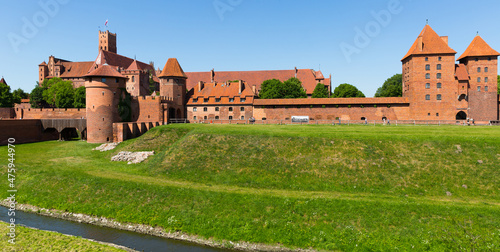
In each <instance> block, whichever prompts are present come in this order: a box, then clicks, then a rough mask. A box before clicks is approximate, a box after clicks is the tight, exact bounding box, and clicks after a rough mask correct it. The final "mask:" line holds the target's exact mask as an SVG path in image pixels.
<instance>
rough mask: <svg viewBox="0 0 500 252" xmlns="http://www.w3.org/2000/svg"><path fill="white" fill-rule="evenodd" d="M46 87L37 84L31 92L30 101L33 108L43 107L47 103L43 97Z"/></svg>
mask: <svg viewBox="0 0 500 252" xmlns="http://www.w3.org/2000/svg"><path fill="white" fill-rule="evenodd" d="M44 90H45V88H43V87H41V86H40V85H38V84H37V85H36V86H35V88H33V90H31V93H30V103H31V107H33V108H41V107H44V106H45V105H46V102H45V100H44V99H43V91H44Z"/></svg>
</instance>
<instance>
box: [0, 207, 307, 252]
mask: <svg viewBox="0 0 500 252" xmlns="http://www.w3.org/2000/svg"><path fill="white" fill-rule="evenodd" d="M9 204H10V203H9V201H8V199H5V200H3V201H0V205H1V206H4V207H9ZM16 210H18V211H23V212H31V213H35V214H38V215H42V216H47V217H52V218H57V219H62V220H69V221H75V222H80V223H87V224H92V225H97V226H102V227H109V228H114V229H120V230H126V231H131V232H136V233H141V234H147V235H153V236H157V237H162V238H167V239H174V240H179V241H184V242H189V243H194V244H198V245H203V246H208V247H213V248H222V249H228V248H230V249H232V250H239V251H274V252H288V251H296V252H314V251H316V250H304V249H296V250H290V249H287V248H282V247H278V246H269V245H264V244H251V243H246V242H236V243H235V242H231V241H215V240H207V239H202V238H200V237H198V236H195V235H189V234H185V233H182V232H173V233H172V232H167V231H166V230H165V229H163V228H160V227H151V226H148V225H141V224H134V223H120V222H117V221H115V220H113V219H108V218H105V217H95V216H90V215H86V214H78V213H69V212H64V211H61V210H57V209H45V208H40V207H36V206H32V205H28V204H19V203H18V204H17V205H16ZM31 229H34V230H38V229H36V228H31ZM46 232H51V231H46ZM52 233H55V234H58V233H57V232H52ZM68 236H70V237H74V236H71V235H68ZM75 238H76V237H75ZM81 239H83V238H81ZM86 240H88V241H91V242H96V243H100V244H103V245H107V246H111V247H114V248H118V249H120V250H125V251H127V252H135V251H136V250H133V249H130V248H127V247H123V246H120V245H116V244H112V243H106V242H100V241H95V240H92V239H86Z"/></svg>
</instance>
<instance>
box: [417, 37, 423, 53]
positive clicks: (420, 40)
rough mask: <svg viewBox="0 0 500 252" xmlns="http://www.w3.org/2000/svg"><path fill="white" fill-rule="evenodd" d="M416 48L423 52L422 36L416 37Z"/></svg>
mask: <svg viewBox="0 0 500 252" xmlns="http://www.w3.org/2000/svg"><path fill="white" fill-rule="evenodd" d="M417 48H418V50H419V51H423V50H424V42H423V41H422V36H420V37H418V41H417Z"/></svg>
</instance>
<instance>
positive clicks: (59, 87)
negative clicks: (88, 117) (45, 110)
mask: <svg viewBox="0 0 500 252" xmlns="http://www.w3.org/2000/svg"><path fill="white" fill-rule="evenodd" d="M42 86H43V87H44V88H47V89H46V90H44V91H43V99H44V100H45V102H47V104H49V105H51V106H55V107H57V108H71V107H72V106H73V102H74V94H75V89H74V88H73V84H72V82H71V81H63V80H62V79H61V78H52V79H50V80H47V79H46V80H44V81H43V83H42Z"/></svg>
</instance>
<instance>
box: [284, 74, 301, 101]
mask: <svg viewBox="0 0 500 252" xmlns="http://www.w3.org/2000/svg"><path fill="white" fill-rule="evenodd" d="M282 92H283V97H282V98H285V99H291V98H307V94H306V91H305V90H304V88H303V87H302V82H301V81H300V80H299V79H297V78H295V77H292V78H290V79H288V80H286V81H285V82H283V89H282Z"/></svg>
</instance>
